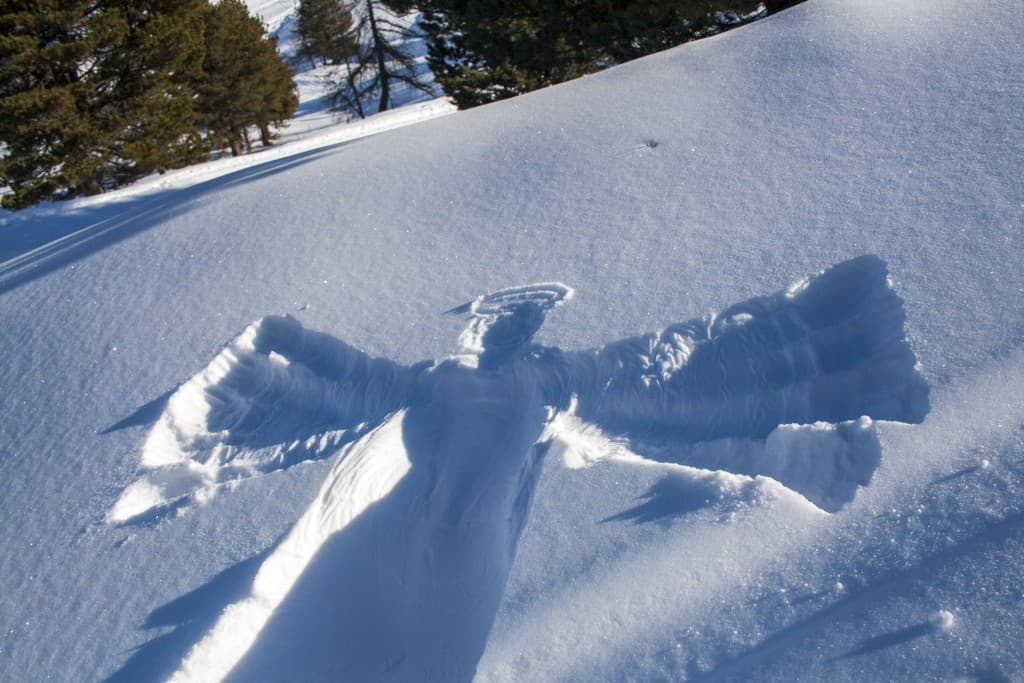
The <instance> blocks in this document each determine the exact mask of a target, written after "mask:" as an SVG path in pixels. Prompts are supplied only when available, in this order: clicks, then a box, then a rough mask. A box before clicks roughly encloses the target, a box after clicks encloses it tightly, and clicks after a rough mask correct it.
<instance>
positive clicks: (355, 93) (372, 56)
mask: <svg viewBox="0 0 1024 683" xmlns="http://www.w3.org/2000/svg"><path fill="white" fill-rule="evenodd" d="M354 8H355V9H356V11H357V12H358V13H359V15H360V20H359V22H358V24H357V25H356V29H355V35H356V36H357V40H358V45H359V50H358V53H357V54H356V55H355V56H353V57H351V58H350V59H348V60H347V61H346V62H345V68H344V69H343V70H342V72H341V74H340V76H339V78H338V80H337V82H336V83H335V89H334V93H333V95H332V96H331V99H332V105H333V106H334V107H335V108H336V109H341V110H344V111H348V112H350V113H351V114H354V115H356V116H359V117H360V118H363V117H364V116H366V115H367V113H370V112H368V107H369V105H370V103H371V102H372V101H373V100H376V104H377V109H376V111H385V110H386V109H389V108H391V106H392V104H393V97H394V90H395V89H396V87H399V86H404V87H407V88H412V89H414V90H419V91H421V92H424V93H432V92H433V91H432V89H431V87H430V86H429V85H428V84H426V83H425V82H424V81H423V78H422V77H421V76H420V75H419V72H418V71H417V66H416V63H415V60H414V58H413V57H412V55H411V54H409V53H408V52H407V50H406V48H405V44H406V43H407V42H408V41H409V40H410V39H412V38H415V37H416V36H415V34H414V33H413V32H412V31H410V30H409V29H407V28H406V27H405V26H403V25H402V24H401V23H399V22H398V21H397V18H396V16H395V14H394V13H393V12H392V11H390V10H389V9H388V8H387V7H386V6H385V5H384V4H383V3H382V2H381V1H380V0H359V1H358V3H357V5H356V6H355V7H354Z"/></svg>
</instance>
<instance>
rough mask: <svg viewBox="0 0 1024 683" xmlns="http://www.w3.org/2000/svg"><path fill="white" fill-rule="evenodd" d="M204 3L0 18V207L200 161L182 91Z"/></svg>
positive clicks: (18, 10)
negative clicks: (2, 188)
mask: <svg viewBox="0 0 1024 683" xmlns="http://www.w3.org/2000/svg"><path fill="white" fill-rule="evenodd" d="M202 4H203V3H202V0H140V1H137V2H133V3H122V2H116V1H114V0H93V1H92V2H85V1H84V0H37V1H35V2H30V1H24V0H10V1H8V2H5V3H4V4H3V5H2V7H0V182H2V183H3V184H6V185H7V186H8V187H9V188H10V189H11V190H12V192H11V193H10V194H7V195H5V196H4V198H3V205H4V206H6V207H10V208H17V207H21V206H26V205H28V204H32V203H34V202H37V201H39V200H41V199H55V198H66V197H71V196H75V195H77V194H81V193H96V192H101V191H103V190H104V189H106V188H109V187H116V186H119V185H122V184H124V183H127V182H130V181H131V180H133V179H135V178H137V177H139V176H141V175H144V174H147V173H150V172H152V171H154V170H163V169H165V168H172V167H176V166H180V165H184V164H185V163H188V162H189V161H191V160H193V159H195V158H196V156H197V154H199V152H200V147H199V145H198V139H197V137H196V136H195V130H194V126H193V123H194V121H193V117H192V116H191V91H190V89H189V81H190V78H191V76H192V74H193V73H195V72H196V71H197V70H198V67H199V63H200V60H201V59H202V49H203V46H202V41H201V38H200V36H201V27H202V17H201V8H202Z"/></svg>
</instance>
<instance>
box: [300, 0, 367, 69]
mask: <svg viewBox="0 0 1024 683" xmlns="http://www.w3.org/2000/svg"><path fill="white" fill-rule="evenodd" d="M297 20H298V33H299V37H300V39H301V41H302V44H301V45H300V47H299V56H301V57H305V58H307V59H309V61H310V64H312V65H313V66H316V61H315V60H316V59H320V60H321V61H322V63H323V64H339V63H341V62H343V61H345V60H346V59H348V58H349V57H352V56H355V55H356V54H358V53H359V46H358V44H357V41H356V31H355V28H356V27H355V22H354V20H353V18H352V12H351V11H349V8H348V7H347V6H346V5H345V3H344V2H343V1H342V0H302V1H301V2H300V3H299V7H298V12H297Z"/></svg>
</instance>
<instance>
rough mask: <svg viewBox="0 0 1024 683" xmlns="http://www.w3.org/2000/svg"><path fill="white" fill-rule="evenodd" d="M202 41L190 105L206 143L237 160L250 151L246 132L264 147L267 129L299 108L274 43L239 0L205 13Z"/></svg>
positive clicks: (222, 1) (228, 0)
mask: <svg viewBox="0 0 1024 683" xmlns="http://www.w3.org/2000/svg"><path fill="white" fill-rule="evenodd" d="M205 41H206V49H205V59H204V60H203V64H202V72H201V74H200V76H199V77H198V78H197V79H196V80H195V91H196V93H197V98H196V101H195V105H194V106H195V109H196V111H197V114H198V116H199V124H200V126H201V127H202V129H203V130H204V132H205V133H206V136H207V141H208V142H209V143H210V144H211V145H213V146H214V147H221V146H227V147H229V148H230V149H231V152H232V154H234V155H236V156H237V155H239V154H241V153H242V151H243V149H248V148H249V147H250V142H249V135H248V129H249V128H250V127H254V126H255V127H257V128H258V129H259V131H260V137H261V139H262V141H263V144H270V142H271V138H272V135H271V133H270V127H271V126H272V125H280V124H281V123H283V122H284V121H286V120H287V119H289V118H290V117H291V116H292V115H293V114H294V113H295V108H296V107H297V106H298V97H297V96H296V94H295V83H294V82H293V80H292V75H291V72H290V71H289V70H288V67H287V66H286V65H285V64H284V62H282V61H281V58H280V57H279V56H278V54H277V43H276V40H275V39H273V38H270V37H268V36H267V35H266V29H265V28H264V26H263V23H262V22H261V21H260V20H259V19H257V18H255V17H253V16H251V15H250V14H249V10H248V9H247V8H246V6H245V3H243V2H242V0H220V2H218V3H217V4H215V5H209V6H208V7H207V9H206V22H205Z"/></svg>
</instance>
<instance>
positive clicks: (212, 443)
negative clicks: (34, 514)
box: [108, 256, 928, 681]
mask: <svg viewBox="0 0 1024 683" xmlns="http://www.w3.org/2000/svg"><path fill="white" fill-rule="evenodd" d="M571 296H572V290H570V289H569V288H568V287H566V286H565V285H562V284H558V283H554V284H541V285H530V286H526V287H520V288H514V289H508V290H503V291H501V292H497V293H494V294H491V295H488V296H484V297H480V298H478V299H476V300H475V301H473V302H471V303H469V304H466V305H465V306H461V307H459V308H457V309H453V310H452V311H451V312H452V313H455V314H460V315H467V316H469V319H470V321H469V325H468V327H467V328H466V330H465V332H464V333H463V335H462V337H461V338H460V346H461V347H462V348H461V351H460V353H459V354H458V355H456V356H453V357H452V358H449V359H446V360H443V361H440V362H426V363H421V364H419V365H415V366H410V367H406V366H400V365H398V364H395V363H392V362H391V361H387V360H383V359H372V358H369V357H368V356H366V355H365V354H363V353H362V352H360V351H357V350H356V349H353V348H352V347H350V346H348V345H346V344H344V343H343V342H340V341H338V340H337V339H334V338H332V337H330V336H328V335H325V334H322V333H317V332H311V331H307V330H305V329H303V328H302V327H301V325H299V323H298V322H297V321H295V320H294V319H292V318H276V317H274V318H264V319H262V320H260V321H258V322H257V323H254V324H253V325H252V326H250V327H249V329H247V330H246V331H245V332H244V333H243V334H242V335H241V336H240V337H239V338H238V339H236V340H235V341H234V342H232V343H231V344H230V345H229V346H228V347H226V348H225V349H224V350H223V351H222V352H221V353H220V355H218V357H217V358H216V359H214V361H213V362H212V363H211V365H210V366H209V367H208V368H207V369H206V370H204V371H203V372H201V373H200V374H198V375H196V376H195V377H193V378H192V379H191V380H189V381H188V382H186V383H185V384H183V385H182V386H181V387H179V389H178V390H177V391H176V392H175V393H174V394H173V395H171V397H170V398H169V399H168V401H167V405H166V407H165V408H164V411H163V414H162V415H161V416H160V418H159V419H158V420H157V423H156V424H155V425H154V427H153V429H152V430H151V432H150V435H149V437H148V438H147V441H146V443H145V444H144V447H143V464H144V465H145V466H147V467H148V468H149V470H148V471H147V473H146V474H145V475H144V476H143V478H142V479H140V481H138V482H136V483H135V484H133V485H132V486H130V487H129V488H128V489H127V490H126V491H125V492H124V494H123V495H122V497H121V499H120V500H119V501H118V503H117V505H115V507H114V508H113V509H112V510H111V512H110V514H109V516H108V518H109V520H110V521H111V522H116V523H122V524H130V523H133V522H134V521H136V520H139V519H145V518H147V517H149V516H152V515H154V514H158V513H159V512H160V511H163V510H168V509H173V508H181V507H183V506H187V505H189V504H191V503H192V502H194V501H195V500H200V499H204V498H206V497H208V496H209V495H211V493H212V492H214V491H216V490H217V488H218V487H219V486H221V485H222V484H223V483H224V482H226V481H231V480H235V479H239V478H244V477H249V476H254V475H257V474H260V473H263V472H267V471H271V470H275V469H280V468H282V467H287V466H289V465H291V464H294V463H295V462H298V461H301V460H307V459H311V458H318V457H326V456H330V455H333V454H335V453H336V454H337V455H336V456H334V457H336V461H335V463H334V465H333V467H332V469H331V471H330V473H329V475H328V477H327V479H326V481H325V482H324V484H323V486H322V488H321V490H320V493H319V494H318V495H317V497H316V499H315V500H314V501H313V503H312V504H311V505H310V507H309V508H308V509H307V511H306V512H305V514H304V515H303V516H302V517H301V518H300V519H299V521H298V522H297V523H296V525H295V527H294V528H293V529H292V531H291V532H290V533H289V534H288V535H287V536H286V537H285V538H284V539H283V540H282V541H281V542H280V543H279V544H278V546H277V547H276V548H274V549H273V550H272V552H271V553H270V554H269V556H268V557H267V559H266V560H265V561H264V563H263V565H262V567H261V568H260V570H259V572H258V573H257V575H256V578H255V580H254V583H253V587H252V590H251V593H250V595H249V596H248V597H247V598H245V599H243V600H241V601H239V602H237V603H235V604H233V605H231V606H229V607H228V608H227V609H226V610H225V611H224V613H223V614H222V616H221V617H220V619H219V621H218V622H217V623H216V625H215V626H214V627H213V628H212V629H211V631H210V632H209V633H208V634H207V635H206V636H205V637H204V638H203V639H202V640H200V641H199V642H198V643H197V644H196V645H195V646H194V647H193V648H192V650H191V651H190V652H189V653H188V655H187V657H186V658H185V660H184V662H183V663H182V664H181V667H180V668H179V670H178V672H177V673H176V674H175V676H174V680H219V679H223V678H230V679H232V680H239V681H242V680H245V681H249V680H352V681H363V680H401V681H425V680H438V681H465V680H469V679H470V678H472V676H473V673H474V671H475V667H476V664H477V661H478V660H479V658H480V656H481V654H482V652H483V649H484V646H485V644H486V641H487V636H488V633H489V630H490V628H491V625H492V623H493V620H494V617H495V614H496V612H497V610H498V607H499V603H500V601H501V598H502V594H503V591H504V587H505V583H506V580H507V577H508V573H509V570H510V568H511V566H512V560H513V558H514V554H515V548H516V544H517V541H518V539H519V535H520V533H521V532H522V529H523V527H524V525H525V523H526V521H527V517H528V514H529V509H530V502H531V498H532V494H533V490H534V486H535V484H536V482H537V479H538V477H539V476H540V472H541V465H542V463H543V458H544V455H545V453H546V452H547V450H548V447H549V445H550V444H551V443H552V442H553V441H555V440H557V439H558V438H559V426H558V425H559V420H558V419H554V420H553V418H556V417H557V416H560V415H571V416H572V420H571V421H572V423H573V424H588V425H590V426H591V428H592V429H599V430H600V431H601V432H602V433H604V434H605V435H607V436H608V437H611V438H614V439H616V441H617V442H618V443H625V444H627V445H628V446H629V447H630V448H631V449H632V450H634V451H635V452H637V453H639V454H642V455H644V456H647V457H651V458H655V459H660V460H671V461H673V462H680V463H683V464H687V465H691V466H695V467H706V468H708V469H724V470H730V471H733V472H736V473H742V474H750V475H755V474H760V475H765V476H771V477H774V478H775V479H777V480H778V481H779V482H781V483H782V484H784V485H786V486H789V487H790V488H791V489H793V490H795V491H797V492H798V493H800V494H801V495H803V496H804V497H806V498H807V499H808V500H809V501H810V502H812V503H814V504H815V505H817V506H818V507H820V508H822V509H823V510H826V511H834V510H837V509H839V508H840V507H842V506H843V505H845V504H846V503H848V502H849V501H850V500H852V498H853V496H854V494H855V493H856V491H857V488H858V487H859V486H863V485H866V484H867V483H868V482H869V481H870V478H871V475H872V474H873V472H874V470H875V468H876V467H877V466H878V463H879V458H880V446H879V443H878V439H877V437H876V436H875V433H874V429H873V426H872V418H873V419H888V420H901V421H906V422H920V421H921V420H922V419H923V418H924V416H925V414H926V413H927V411H928V387H927V385H926V384H925V382H924V380H923V379H922V378H921V376H920V374H919V373H918V372H917V370H916V369H915V363H916V362H915V358H914V355H913V353H912V351H911V350H910V348H909V346H908V345H907V344H906V342H905V340H904V335H903V321H904V313H903V306H902V301H901V300H900V298H899V297H898V296H897V295H896V294H895V293H894V292H893V291H892V290H891V288H890V287H889V285H888V280H887V276H886V268H885V264H884V263H883V262H882V261H881V260H879V259H878V258H876V257H872V256H865V257H860V258H857V259H854V260H852V261H847V262H845V263H841V264H839V265H837V266H834V267H833V268H831V269H829V270H827V271H825V272H824V273H822V274H820V275H818V276H817V277H815V278H811V279H808V280H804V281H802V282H799V283H797V284H795V285H793V286H791V287H790V288H788V289H787V290H784V291H782V292H779V293H777V294H774V295H771V296H767V297H761V298H757V299H752V300H750V301H746V302H743V303H741V304H737V305H735V306H733V307H731V308H729V309H727V310H726V311H724V312H723V313H721V314H719V315H717V316H707V317H704V318H700V319H697V320H692V321H689V322H686V323H680V324H676V325H672V326H671V327H669V328H667V329H665V330H664V331H662V332H659V333H655V334H649V335H644V336H639V337H635V338H630V339H625V340H621V341H617V342H614V343H611V344H609V345H607V346H605V347H603V348H601V349H597V350H588V351H574V352H563V351H561V350H559V349H554V348H545V347H539V346H536V345H534V344H533V343H532V338H533V335H534V333H535V332H536V331H537V330H538V329H539V328H540V326H541V324H542V323H543V321H544V317H545V315H546V313H547V312H548V311H549V310H551V309H552V308H553V307H554V306H556V305H558V304H560V303H562V302H564V301H566V300H568V299H569V298H571ZM716 444H724V446H723V447H716ZM598 457H599V455H598Z"/></svg>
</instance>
